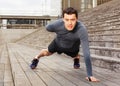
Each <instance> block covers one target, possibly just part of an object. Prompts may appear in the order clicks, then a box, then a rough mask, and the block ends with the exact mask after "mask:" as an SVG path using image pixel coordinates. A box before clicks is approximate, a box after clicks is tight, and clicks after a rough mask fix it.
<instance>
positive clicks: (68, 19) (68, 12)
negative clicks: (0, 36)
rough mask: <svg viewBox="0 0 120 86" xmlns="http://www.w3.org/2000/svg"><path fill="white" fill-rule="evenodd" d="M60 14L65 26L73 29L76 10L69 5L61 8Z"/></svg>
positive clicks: (76, 17) (75, 20)
mask: <svg viewBox="0 0 120 86" xmlns="http://www.w3.org/2000/svg"><path fill="white" fill-rule="evenodd" d="M62 16H63V21H64V23H65V28H66V29H67V30H69V31H71V30H73V29H74V27H75V25H76V22H77V19H78V12H77V10H75V9H74V8H72V7H69V8H67V9H65V10H63V13H62Z"/></svg>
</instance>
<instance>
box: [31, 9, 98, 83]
mask: <svg viewBox="0 0 120 86" xmlns="http://www.w3.org/2000/svg"><path fill="white" fill-rule="evenodd" d="M62 17H63V18H62V19H59V20H57V21H55V22H53V23H51V24H49V25H47V26H46V29H47V30H48V31H50V32H55V33H56V34H57V35H56V38H55V39H54V40H53V41H52V42H51V43H50V45H49V46H48V49H42V50H41V51H40V53H39V54H38V55H37V56H36V57H35V58H34V59H33V60H32V64H31V65H30V67H31V69H35V68H36V67H37V64H38V62H39V58H41V57H43V56H49V55H52V54H53V53H55V52H57V53H59V54H61V53H65V54H67V55H68V56H71V57H72V58H73V59H74V64H73V66H74V68H75V69H78V68H79V67H80V64H79V59H80V55H79V54H78V53H79V48H80V44H81V46H82V50H83V54H84V59H85V64H86V70H87V77H86V79H87V80H88V81H93V82H97V81H99V80H98V79H96V78H95V77H94V76H93V74H92V66H91V59H90V51H89V42H88V33H87V30H86V28H85V26H84V25H83V24H82V23H81V22H80V21H78V13H77V10H75V9H74V8H72V7H69V8H67V9H65V10H63V13H62Z"/></svg>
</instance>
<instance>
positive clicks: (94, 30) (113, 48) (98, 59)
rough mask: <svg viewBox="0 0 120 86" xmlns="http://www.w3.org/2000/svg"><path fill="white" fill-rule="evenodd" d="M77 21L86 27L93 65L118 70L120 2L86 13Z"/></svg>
mask: <svg viewBox="0 0 120 86" xmlns="http://www.w3.org/2000/svg"><path fill="white" fill-rule="evenodd" d="M79 19H80V20H81V21H82V22H83V23H84V24H85V25H86V26H87V28H88V33H89V41H90V51H91V56H92V57H93V58H94V60H93V61H94V62H93V63H94V65H96V66H100V67H105V68H109V69H111V70H114V71H117V70H119V69H120V2H119V0H113V1H110V2H108V3H105V4H103V5H100V6H98V7H96V8H94V9H91V10H89V11H87V12H84V13H80V14H79Z"/></svg>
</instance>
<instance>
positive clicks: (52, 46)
mask: <svg viewBox="0 0 120 86" xmlns="http://www.w3.org/2000/svg"><path fill="white" fill-rule="evenodd" d="M48 51H49V52H51V53H55V52H57V53H58V54H61V53H65V54H67V55H68V56H71V57H75V56H77V55H78V52H79V45H75V46H74V47H73V48H70V49H65V48H61V47H60V46H58V45H57V44H56V42H55V40H53V41H52V42H51V43H50V45H49V46H48Z"/></svg>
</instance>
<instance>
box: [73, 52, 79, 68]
mask: <svg viewBox="0 0 120 86" xmlns="http://www.w3.org/2000/svg"><path fill="white" fill-rule="evenodd" d="M73 58H74V65H73V66H74V68H75V69H78V68H80V61H79V60H80V55H79V54H78V55H77V56H76V57H73Z"/></svg>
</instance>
